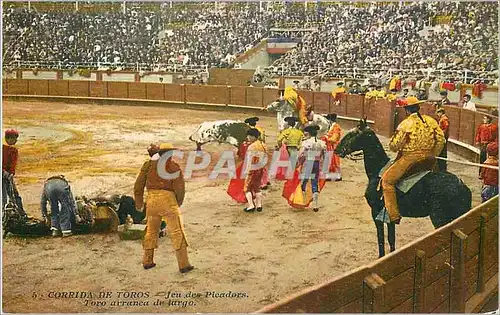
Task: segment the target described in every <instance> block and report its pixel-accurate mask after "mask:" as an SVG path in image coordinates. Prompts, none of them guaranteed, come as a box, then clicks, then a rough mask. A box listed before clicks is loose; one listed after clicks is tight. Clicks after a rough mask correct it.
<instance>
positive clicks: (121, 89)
mask: <svg viewBox="0 0 500 315" xmlns="http://www.w3.org/2000/svg"><path fill="white" fill-rule="evenodd" d="M107 83H108V94H107V95H106V96H107V97H112V98H128V83H127V82H112V81H108V82H107ZM134 84H135V83H134Z"/></svg>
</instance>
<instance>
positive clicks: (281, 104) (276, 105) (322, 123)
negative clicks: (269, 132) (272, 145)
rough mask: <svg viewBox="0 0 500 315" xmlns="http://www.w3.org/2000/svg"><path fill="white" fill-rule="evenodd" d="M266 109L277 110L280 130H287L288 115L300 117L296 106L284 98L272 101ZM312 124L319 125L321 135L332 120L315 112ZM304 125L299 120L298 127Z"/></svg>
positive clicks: (327, 128)
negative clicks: (286, 119)
mask: <svg viewBox="0 0 500 315" xmlns="http://www.w3.org/2000/svg"><path fill="white" fill-rule="evenodd" d="M265 110H267V111H275V112H276V113H277V114H276V120H277V123H278V128H279V132H281V131H283V130H285V129H286V127H287V125H286V122H285V120H284V119H285V118H286V117H298V114H297V112H296V111H295V108H294V106H293V105H292V104H290V103H289V102H288V101H286V100H284V99H283V100H282V99H280V100H276V101H274V102H272V103H271V104H269V105H267V106H266V107H265ZM312 125H316V126H318V127H319V130H318V137H321V136H322V135H324V134H326V133H327V132H328V130H329V129H330V121H329V120H328V119H326V118H325V117H324V116H323V115H318V114H314V116H313V121H312ZM302 127H303V126H302V124H301V123H300V122H298V123H297V126H296V128H302Z"/></svg>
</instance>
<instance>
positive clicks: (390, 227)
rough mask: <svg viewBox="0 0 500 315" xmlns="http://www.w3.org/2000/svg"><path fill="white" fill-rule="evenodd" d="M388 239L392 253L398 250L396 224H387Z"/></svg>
mask: <svg viewBox="0 0 500 315" xmlns="http://www.w3.org/2000/svg"><path fill="white" fill-rule="evenodd" d="M387 237H388V239H389V246H390V248H391V252H393V251H395V250H396V224H395V223H387Z"/></svg>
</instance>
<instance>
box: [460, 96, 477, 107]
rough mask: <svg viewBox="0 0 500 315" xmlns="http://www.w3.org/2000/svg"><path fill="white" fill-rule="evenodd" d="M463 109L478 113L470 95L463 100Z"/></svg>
mask: <svg viewBox="0 0 500 315" xmlns="http://www.w3.org/2000/svg"><path fill="white" fill-rule="evenodd" d="M462 107H463V108H465V109H468V110H473V111H476V104H475V103H474V102H473V101H471V96H470V95H469V94H465V95H464V97H463V99H462Z"/></svg>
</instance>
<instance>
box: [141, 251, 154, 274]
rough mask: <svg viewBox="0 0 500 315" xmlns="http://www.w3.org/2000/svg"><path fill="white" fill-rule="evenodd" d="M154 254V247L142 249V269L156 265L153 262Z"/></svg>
mask: <svg viewBox="0 0 500 315" xmlns="http://www.w3.org/2000/svg"><path fill="white" fill-rule="evenodd" d="M154 254H155V250H154V249H145V250H144V256H143V257H142V266H143V267H144V269H151V268H153V267H154V266H156V264H155V263H154V262H153V257H154Z"/></svg>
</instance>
